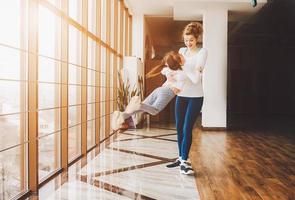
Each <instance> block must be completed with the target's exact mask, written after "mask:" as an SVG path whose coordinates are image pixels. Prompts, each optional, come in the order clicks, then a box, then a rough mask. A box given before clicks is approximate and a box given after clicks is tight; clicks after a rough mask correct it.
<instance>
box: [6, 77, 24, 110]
mask: <svg viewBox="0 0 295 200" xmlns="http://www.w3.org/2000/svg"><path fill="white" fill-rule="evenodd" d="M26 86H27V83H26V82H19V81H3V80H0V91H1V92H0V114H8V113H18V112H25V109H26V106H25V93H26ZM22 100H23V101H22Z"/></svg>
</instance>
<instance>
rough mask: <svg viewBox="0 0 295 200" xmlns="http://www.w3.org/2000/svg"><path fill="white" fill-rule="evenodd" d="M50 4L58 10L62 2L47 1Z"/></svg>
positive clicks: (57, 0)
mask: <svg viewBox="0 0 295 200" xmlns="http://www.w3.org/2000/svg"><path fill="white" fill-rule="evenodd" d="M47 1H48V2H50V3H51V4H52V5H54V6H55V7H57V8H60V7H61V6H60V3H61V0H47Z"/></svg>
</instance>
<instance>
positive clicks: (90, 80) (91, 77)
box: [87, 69, 96, 86]
mask: <svg viewBox="0 0 295 200" xmlns="http://www.w3.org/2000/svg"><path fill="white" fill-rule="evenodd" d="M87 71H88V74H87V82H88V85H91V86H95V73H96V71H93V70H91V69H88V70H87Z"/></svg>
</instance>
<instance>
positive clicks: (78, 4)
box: [69, 0, 82, 23]
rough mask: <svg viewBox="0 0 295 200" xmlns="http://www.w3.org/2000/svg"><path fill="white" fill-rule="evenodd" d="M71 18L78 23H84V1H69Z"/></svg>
mask: <svg viewBox="0 0 295 200" xmlns="http://www.w3.org/2000/svg"><path fill="white" fill-rule="evenodd" d="M69 16H70V17H71V18H73V19H74V20H76V21H77V22H79V23H81V22H82V0H70V1H69Z"/></svg>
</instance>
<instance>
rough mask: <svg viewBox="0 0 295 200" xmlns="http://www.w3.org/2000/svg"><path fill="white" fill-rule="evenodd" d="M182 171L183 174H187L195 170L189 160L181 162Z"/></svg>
mask: <svg viewBox="0 0 295 200" xmlns="http://www.w3.org/2000/svg"><path fill="white" fill-rule="evenodd" d="M180 173H181V174H186V175H188V174H193V173H194V170H193V168H192V165H191V164H190V163H189V162H187V161H183V162H181V164H180Z"/></svg>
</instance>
